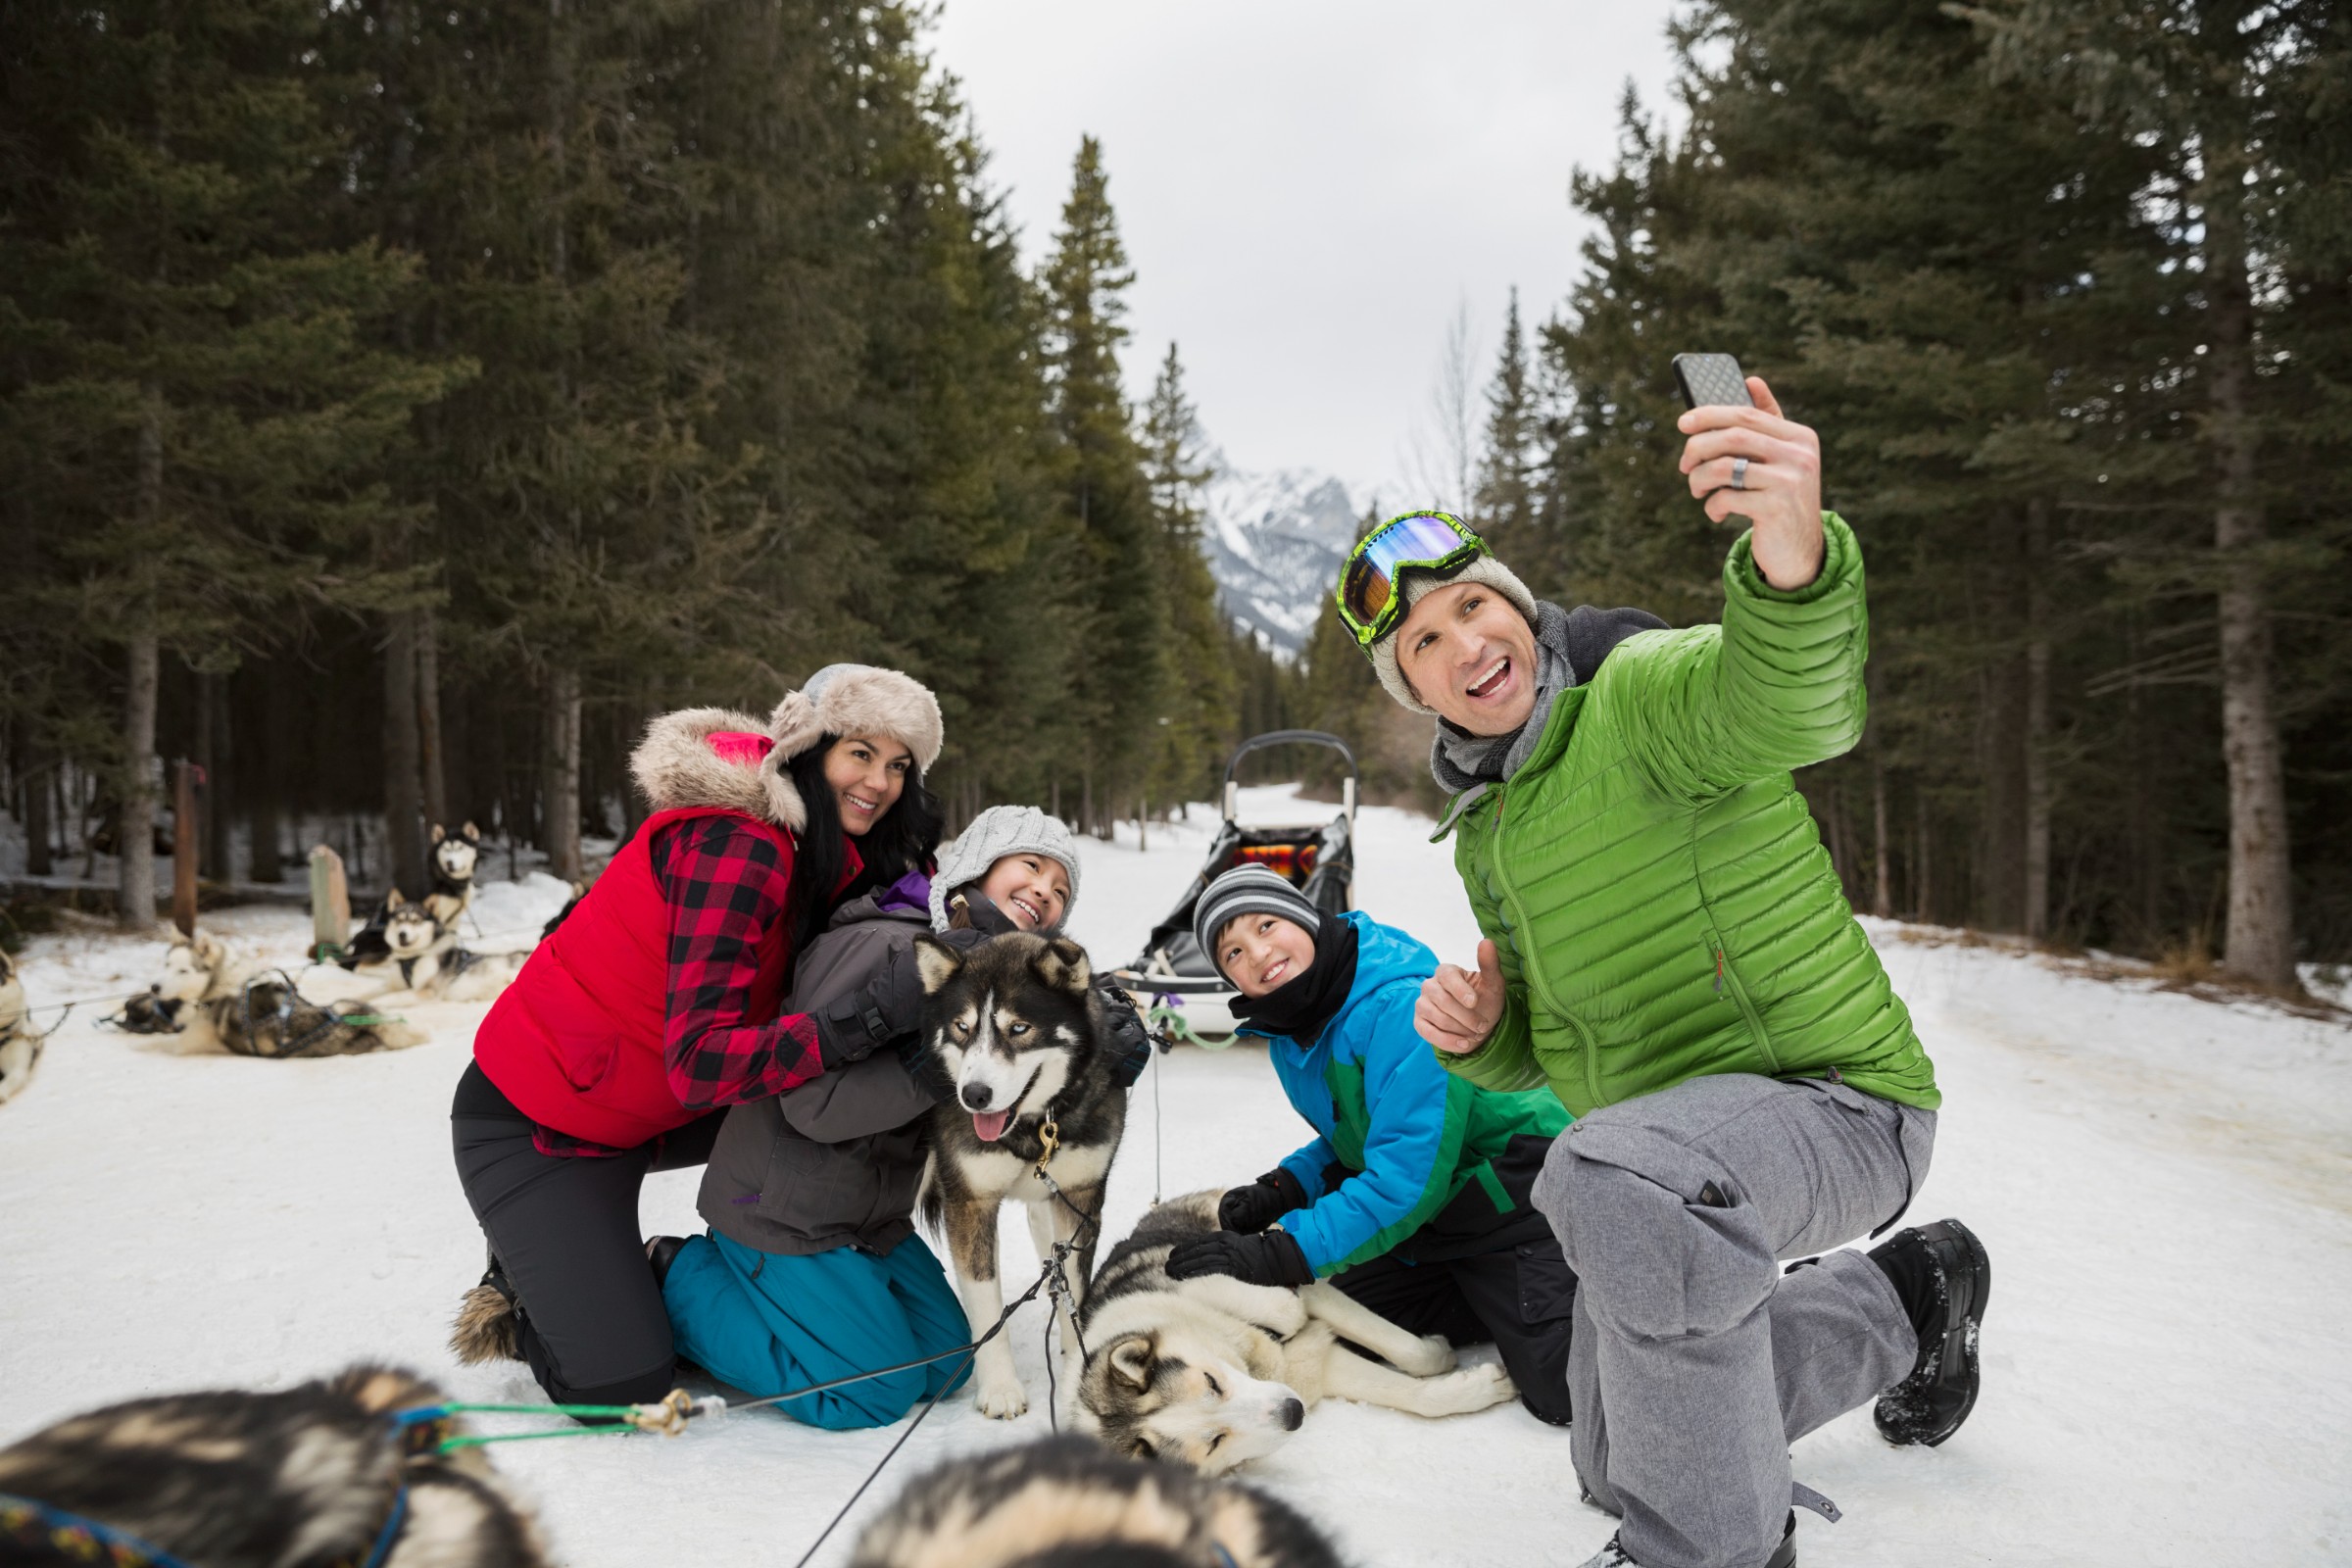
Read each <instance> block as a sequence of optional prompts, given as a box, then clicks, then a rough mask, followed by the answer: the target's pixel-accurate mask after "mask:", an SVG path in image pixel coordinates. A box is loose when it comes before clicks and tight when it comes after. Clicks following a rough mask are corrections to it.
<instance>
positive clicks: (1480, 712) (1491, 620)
mask: <svg viewBox="0 0 2352 1568" xmlns="http://www.w3.org/2000/svg"><path fill="white" fill-rule="evenodd" d="M1396 637H1397V673H1399V674H1401V675H1402V676H1403V677H1404V679H1405V683H1406V684H1407V685H1409V686H1411V687H1412V689H1413V694H1414V695H1415V696H1417V697H1419V698H1420V699H1421V701H1422V702H1424V703H1426V704H1428V705H1429V706H1430V707H1432V708H1434V709H1436V710H1437V711H1439V713H1440V714H1442V715H1444V716H1445V717H1446V719H1447V720H1448V721H1450V722H1451V723H1453V724H1454V725H1455V726H1457V727H1458V728H1461V729H1465V730H1468V731H1469V732H1470V733H1471V734H1473V735H1508V734H1509V733H1511V731H1513V730H1515V729H1517V728H1518V727H1519V726H1520V725H1522V724H1524V723H1526V722H1527V715H1528V714H1529V713H1531V712H1533V711H1535V707H1536V629H1535V627H1533V626H1531V625H1529V624H1528V623H1527V617H1526V616H1525V615H1522V614H1521V613H1519V611H1518V609H1517V608H1516V607H1515V606H1513V605H1512V603H1511V602H1510V601H1509V600H1508V599H1505V598H1503V597H1502V595H1500V594H1498V593H1496V592H1495V590H1494V589H1493V588H1491V587H1489V586H1488V585H1487V584H1485V583H1483V582H1449V583H1446V584H1445V585H1444V586H1442V587H1438V588H1433V589H1431V590H1430V591H1429V592H1428V593H1426V594H1423V595H1422V596H1421V602H1420V603H1419V604H1416V605H1415V606H1413V609H1412V613H1410V614H1408V615H1406V616H1405V617H1404V624H1403V625H1401V626H1399V627H1397V631H1396Z"/></svg>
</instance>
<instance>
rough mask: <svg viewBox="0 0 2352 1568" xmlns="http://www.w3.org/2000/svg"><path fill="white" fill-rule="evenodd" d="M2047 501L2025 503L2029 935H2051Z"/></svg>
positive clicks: (2026, 918)
mask: <svg viewBox="0 0 2352 1568" xmlns="http://www.w3.org/2000/svg"><path fill="white" fill-rule="evenodd" d="M2049 573H2050V504H2049V503H2048V502H2047V501H2042V500H2034V501H2032V502H2029V503H2027V506H2026V729H2025V734H2024V736H2023V737H2022V741H2023V746H2022V750H2023V752H2024V760H2025V784H2026V791H2025V794H2026V800H2025V806H2026V824H2025V841H2026V842H2025V862H2026V863H2025V909H2024V928H2025V933H2026V936H2027V937H2028V939H2030V940H2032V941H2034V942H2040V941H2042V940H2044V939H2045V938H2047V937H2048V936H2049V934H2050V625H2049V619H2050V590H2049Z"/></svg>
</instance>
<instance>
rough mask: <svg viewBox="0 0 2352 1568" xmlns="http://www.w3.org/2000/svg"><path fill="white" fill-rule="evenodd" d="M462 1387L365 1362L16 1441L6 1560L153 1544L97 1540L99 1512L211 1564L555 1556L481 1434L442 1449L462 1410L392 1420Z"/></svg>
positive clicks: (182, 1556) (125, 1556) (89, 1556)
mask: <svg viewBox="0 0 2352 1568" xmlns="http://www.w3.org/2000/svg"><path fill="white" fill-rule="evenodd" d="M447 1400H448V1397H447V1396H446V1395H444V1394H443V1393H442V1392H441V1391H440V1390H439V1389H436V1388H434V1387H433V1386H432V1385H431V1384H429V1383H426V1382H423V1381H422V1380H421V1379H418V1378H417V1377H415V1376H412V1375H411V1374H409V1373H407V1372H399V1371H393V1370H390V1369H388V1368H384V1367H372V1366H361V1367H354V1368H352V1369H351V1370H350V1371H348V1372H344V1373H342V1374H341V1375H340V1376H337V1377H332V1378H326V1379H321V1380H320V1381H319V1382H316V1383H305V1384H303V1385H301V1386H300V1387H298V1388H292V1389H286V1390H284V1391H282V1392H279V1393H275V1394H248V1393H243V1392H228V1391H224V1392H221V1393H212V1394H178V1395H167V1396H165V1397H161V1398H150V1399H133V1400H131V1401H129V1402H128V1403H124V1404H116V1405H109V1406H108V1407H107V1408H105V1409H103V1410H93V1411H91V1412H89V1413H88V1414H87V1415H78V1416H73V1417H71V1418H69V1419H67V1420H64V1421H60V1422H59V1423H57V1424H56V1425H55V1426H52V1427H47V1428H44V1429H43V1430H41V1431H39V1432H35V1433H34V1434H33V1435H32V1436H30V1437H28V1438H25V1440H24V1441H22V1442H20V1443H18V1444H15V1445H14V1446H10V1447H7V1448H0V1494H8V1495H10V1499H11V1500H0V1562H52V1561H54V1562H68V1561H71V1562H81V1561H84V1560H88V1561H91V1562H116V1561H123V1562H128V1561H134V1560H135V1561H138V1562H146V1561H148V1560H149V1559H148V1558H147V1557H146V1556H145V1555H144V1554H137V1553H134V1552H132V1551H127V1550H126V1551H124V1552H121V1553H118V1552H116V1551H114V1550H111V1549H109V1548H108V1547H106V1546H104V1545H99V1544H94V1543H92V1541H91V1533H85V1529H86V1527H77V1526H75V1525H74V1524H73V1523H72V1520H82V1521H87V1522H88V1523H89V1524H94V1525H97V1526H100V1527H102V1528H105V1529H107V1530H112V1531H119V1532H121V1533H122V1534H123V1535H125V1536H130V1537H134V1538H136V1539H137V1540H138V1541H140V1542H143V1543H145V1544H147V1545H148V1546H151V1547H155V1548H158V1549H160V1550H162V1551H165V1552H168V1553H170V1554H171V1555H172V1557H173V1558H175V1559H177V1560H179V1561H182V1562H193V1563H204V1564H206V1565H207V1568H275V1565H278V1564H283V1563H295V1562H301V1563H358V1562H369V1563H380V1564H381V1568H506V1565H510V1564H511V1565H514V1568H539V1565H542V1564H544V1563H545V1562H546V1561H547V1557H546V1554H545V1551H544V1550H543V1548H542V1546H541V1544H540V1542H539V1538H538V1532H537V1530H536V1529H535V1528H534V1526H533V1525H532V1522H531V1518H530V1515H529V1514H528V1513H526V1512H525V1511H524V1510H523V1508H522V1506H521V1504H520V1503H518V1502H517V1501H515V1498H513V1497H511V1496H510V1495H508V1494H507V1492H506V1490H505V1488H504V1486H503V1485H502V1484H501V1482H500V1479H499V1476H498V1472H497V1471H496V1470H494V1469H492V1468H491V1465H490V1462H489V1460H488V1459H486V1458H485V1457H483V1454H482V1450H481V1449H480V1448H479V1447H465V1448H460V1449H457V1450H456V1451H455V1452H454V1453H450V1454H443V1453H441V1452H439V1451H438V1449H439V1444H440V1441H441V1438H442V1436H443V1434H444V1432H445V1430H446V1428H447V1425H448V1423H446V1422H445V1423H443V1424H440V1425H436V1424H433V1423H418V1424H416V1425H409V1426H403V1425H400V1424H398V1423H397V1422H396V1421H395V1420H394V1419H393V1418H394V1417H395V1416H398V1415H400V1414H401V1413H403V1412H406V1411H411V1410H418V1409H425V1408H429V1407H431V1406H434V1405H438V1404H443V1403H446V1402H447ZM13 1498H25V1499H28V1500H29V1501H30V1502H32V1503H35V1504H39V1505H41V1506H40V1507H38V1508H32V1507H25V1506H24V1505H22V1504H19V1503H17V1502H15V1501H14V1500H13ZM66 1516H71V1519H68V1518H67V1517H66ZM61 1531H63V1532H65V1534H64V1535H62V1536H61V1535H60V1534H59V1532H61ZM387 1537H389V1540H388V1542H387V1540H386V1538H387ZM379 1548H380V1549H379ZM20 1553H22V1555H20Z"/></svg>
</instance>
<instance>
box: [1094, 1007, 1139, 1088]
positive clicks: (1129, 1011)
mask: <svg viewBox="0 0 2352 1568" xmlns="http://www.w3.org/2000/svg"><path fill="white" fill-rule="evenodd" d="M1095 989H1096V990H1097V991H1099V992H1100V993H1101V994H1102V997H1103V1022H1104V1023H1105V1024H1106V1025H1108V1026H1109V1031H1110V1032H1109V1036H1108V1038H1107V1039H1106V1040H1105V1041H1104V1045H1105V1047H1106V1048H1107V1049H1108V1051H1109V1052H1110V1076H1111V1081H1112V1082H1114V1083H1116V1084H1117V1085H1118V1086H1119V1087H1120V1088H1121V1089H1133V1088H1134V1087H1135V1081H1136V1080H1137V1079H1138V1078H1141V1077H1142V1076H1143V1075H1144V1069H1145V1068H1146V1067H1149V1066H1150V1065H1152V1031H1151V1030H1149V1029H1147V1028H1145V1027H1144V1015H1143V1014H1142V1013H1140V1012H1138V1011H1136V1010H1135V999H1134V998H1133V997H1130V996H1129V995H1127V993H1126V992H1125V991H1123V990H1121V989H1120V988H1119V987H1118V986H1116V985H1113V984H1111V983H1109V982H1108V981H1098V982H1097V983H1096V987H1095Z"/></svg>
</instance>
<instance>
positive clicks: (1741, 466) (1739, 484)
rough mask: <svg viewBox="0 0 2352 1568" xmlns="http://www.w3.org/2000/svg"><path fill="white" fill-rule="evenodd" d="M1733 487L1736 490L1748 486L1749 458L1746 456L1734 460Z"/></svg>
mask: <svg viewBox="0 0 2352 1568" xmlns="http://www.w3.org/2000/svg"><path fill="white" fill-rule="evenodd" d="M1732 488H1733V489H1735V490H1744V489H1746V488H1747V460H1746V459H1745V458H1734V459H1733V460H1732Z"/></svg>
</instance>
